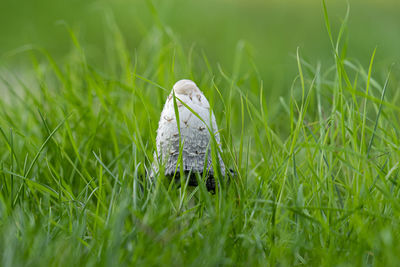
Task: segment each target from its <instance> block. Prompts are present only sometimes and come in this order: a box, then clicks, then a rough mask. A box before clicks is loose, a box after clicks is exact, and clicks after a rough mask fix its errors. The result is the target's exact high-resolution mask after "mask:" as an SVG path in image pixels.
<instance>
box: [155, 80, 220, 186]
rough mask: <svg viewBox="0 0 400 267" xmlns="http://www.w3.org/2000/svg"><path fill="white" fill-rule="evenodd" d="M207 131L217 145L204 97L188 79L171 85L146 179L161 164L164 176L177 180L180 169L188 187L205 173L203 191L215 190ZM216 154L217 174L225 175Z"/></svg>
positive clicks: (216, 128) (215, 134) (214, 127)
mask: <svg viewBox="0 0 400 267" xmlns="http://www.w3.org/2000/svg"><path fill="white" fill-rule="evenodd" d="M174 93H175V100H176V104H177V105H176V106H177V109H178V112H179V127H180V134H179V131H178V123H177V118H176V116H175V108H174V97H173V94H174ZM183 103H184V104H183ZM187 106H188V107H190V109H191V110H190V109H188V108H187ZM192 111H193V112H192ZM210 112H211V116H210ZM199 117H200V118H201V119H200V118H199ZM210 132H212V134H213V135H214V136H215V140H216V142H217V145H218V146H220V136H219V133H218V127H217V123H216V121H215V116H214V114H213V113H212V111H211V110H210V104H209V103H208V101H207V99H206V97H205V96H204V95H203V93H202V92H201V91H200V89H199V88H198V87H197V85H196V84H195V83H194V82H193V81H191V80H180V81H178V82H177V83H175V85H174V86H173V88H172V91H171V94H170V95H169V96H168V98H167V100H166V102H165V105H164V108H163V110H162V112H161V116H160V121H159V123H158V130H157V138H156V143H157V152H155V153H154V163H153V166H152V170H151V175H150V177H151V178H154V176H155V174H157V173H158V172H159V170H160V169H161V168H160V167H159V164H163V166H164V175H165V176H167V177H175V178H176V179H177V180H179V179H180V168H181V167H182V168H183V172H184V173H185V174H186V177H187V179H189V181H188V182H189V185H192V186H197V179H196V176H195V175H196V173H199V174H200V176H202V175H203V171H204V170H207V181H206V186H207V189H208V190H209V191H215V179H214V173H215V170H214V168H213V165H212V156H211V144H210V141H211V135H210ZM179 137H180V138H179ZM180 145H182V146H183V148H181V151H182V165H181V162H180V160H179V153H180ZM217 153H218V154H217V155H218V161H219V166H220V172H221V174H222V175H223V176H225V165H224V162H223V161H222V159H221V156H220V154H219V152H217ZM205 164H206V167H205V166H204V165H205ZM177 165H178V167H177ZM204 167H205V168H204ZM189 174H190V175H189ZM188 176H189V177H188Z"/></svg>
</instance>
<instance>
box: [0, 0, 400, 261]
mask: <svg viewBox="0 0 400 267" xmlns="http://www.w3.org/2000/svg"><path fill="white" fill-rule="evenodd" d="M150 10H151V11H152V12H153V16H154V20H155V27H154V28H153V29H152V31H150V32H149V33H147V35H146V36H145V37H144V38H143V40H142V42H141V43H140V45H139V46H138V47H137V49H136V50H134V51H132V50H131V49H128V48H127V45H126V41H125V40H124V35H123V34H122V33H121V32H120V30H119V28H118V27H117V26H116V23H115V22H114V21H113V19H112V18H111V17H108V20H107V23H106V25H107V28H106V29H104V30H105V31H106V34H105V36H107V37H106V38H107V40H106V41H107V49H106V54H105V57H106V58H107V65H106V67H105V68H104V69H101V70H100V69H99V68H97V67H95V66H93V65H92V64H91V63H90V61H89V60H88V59H87V57H86V50H87V49H89V48H85V47H82V46H81V45H80V42H79V41H78V40H79V38H78V37H76V36H75V34H74V31H72V30H69V29H68V32H69V34H70V37H71V40H72V43H73V45H74V49H73V51H72V52H71V53H70V55H69V56H68V57H67V58H65V59H64V60H62V62H61V63H60V62H58V61H56V60H54V59H53V58H52V56H51V55H50V54H49V53H47V52H46V51H43V50H41V49H31V50H29V51H27V52H24V55H26V56H27V57H28V56H30V58H31V61H32V63H33V64H32V67H31V70H32V72H33V74H30V73H16V72H14V71H3V72H2V73H1V84H2V86H4V87H6V88H7V92H8V93H7V96H6V97H3V98H1V99H0V107H1V108H0V144H1V145H0V214H1V216H0V236H1V238H0V260H1V265H2V266H19V265H24V266H38V265H40V266H47V265H51V266H66V265H67V266H73V265H78V266H92V265H95V266H103V265H104V266H114V265H116V264H117V263H118V265H119V266H130V265H136V266H160V265H161V266H162V265H173V266H188V265H193V266H221V265H230V266H266V265H271V266H276V265H277V266H293V265H306V266H381V265H386V266H398V265H399V264H400V255H399V253H398V251H399V250H400V241H399V240H400V238H399V234H400V230H399V229H400V227H399V226H400V225H399V218H400V200H399V194H400V187H399V183H398V173H399V161H400V149H399V140H400V139H399V134H400V121H399V114H400V108H399V106H398V105H397V103H398V102H399V97H400V92H399V90H396V89H397V88H396V79H395V77H394V75H393V74H387V79H386V80H385V79H383V80H384V81H386V82H385V83H383V84H381V83H380V82H379V79H376V78H375V77H374V76H373V71H372V70H373V67H374V55H375V50H373V49H372V48H371V59H370V65H369V66H368V68H365V67H363V66H361V65H360V64H358V63H357V62H356V61H354V60H351V59H349V58H347V57H346V53H345V50H346V47H347V44H346V43H343V41H342V40H343V36H344V34H345V32H346V30H345V29H346V23H347V17H348V15H347V16H346V19H345V20H344V22H343V25H342V27H341V28H340V31H339V35H338V38H336V39H337V40H335V36H334V35H333V34H332V28H333V27H332V25H331V23H330V21H329V19H328V13H327V8H326V6H325V4H324V5H323V11H322V12H323V13H324V15H325V16H324V17H325V24H326V28H327V29H328V35H329V36H328V37H329V40H330V42H331V44H332V50H331V51H329V52H330V53H331V54H332V55H333V56H334V62H335V63H334V65H333V66H330V67H322V66H321V64H317V65H316V66H314V65H312V64H310V63H308V62H306V61H305V60H304V59H303V58H302V57H301V50H299V49H298V52H297V57H296V60H297V62H293V64H294V65H295V66H296V65H297V67H298V76H297V77H296V78H295V79H294V81H293V83H292V86H291V88H290V92H289V94H287V95H286V94H282V97H281V98H280V102H278V101H277V102H276V103H274V106H270V105H267V104H266V102H267V101H266V98H268V95H269V90H268V89H269V86H268V84H265V83H263V81H262V79H261V78H260V76H259V71H258V70H257V68H256V64H254V58H253V57H252V54H251V53H250V52H249V49H248V45H247V44H246V43H245V42H239V43H238V45H237V48H236V52H235V56H234V63H233V67H232V73H230V71H229V70H228V69H230V68H225V66H223V65H215V64H210V60H209V59H208V57H207V54H206V53H205V52H203V51H202V50H200V49H196V48H189V49H187V48H186V47H185V46H184V45H183V44H182V43H181V42H180V40H179V38H177V37H176V35H175V34H174V33H173V32H172V30H171V29H169V28H168V27H166V26H165V25H163V24H162V22H161V20H160V19H158V14H157V9H156V8H155V7H154V6H151V8H150ZM382 72H385V70H382ZM388 73H390V71H388ZM181 78H190V79H193V80H194V81H196V83H197V84H198V85H199V87H200V88H201V89H202V91H203V92H204V93H205V95H206V96H207V98H208V99H209V100H210V103H211V106H212V108H213V110H214V112H215V115H216V117H217V121H218V123H219V126H220V128H221V137H222V142H223V146H222V149H223V159H224V161H225V163H226V165H227V166H230V167H231V168H233V169H234V170H235V172H236V173H237V176H236V177H235V178H234V179H232V181H230V183H229V184H225V183H222V184H221V187H220V188H219V189H218V190H217V193H216V194H215V195H212V194H210V193H208V192H207V191H206V189H205V186H204V185H202V186H199V187H197V188H187V187H186V186H182V187H180V188H176V187H175V186H170V184H169V183H168V181H165V183H163V182H162V181H163V180H164V179H166V178H165V177H158V178H157V180H158V181H160V182H158V183H156V184H152V183H151V182H150V181H149V180H147V179H146V174H147V169H148V168H149V166H150V164H151V161H152V159H153V151H154V148H155V130H156V128H157V122H158V119H159V115H160V112H161V109H162V105H163V103H164V101H165V99H166V96H167V95H168V93H169V91H170V88H171V87H172V85H173V84H174V83H175V81H176V80H178V79H181Z"/></svg>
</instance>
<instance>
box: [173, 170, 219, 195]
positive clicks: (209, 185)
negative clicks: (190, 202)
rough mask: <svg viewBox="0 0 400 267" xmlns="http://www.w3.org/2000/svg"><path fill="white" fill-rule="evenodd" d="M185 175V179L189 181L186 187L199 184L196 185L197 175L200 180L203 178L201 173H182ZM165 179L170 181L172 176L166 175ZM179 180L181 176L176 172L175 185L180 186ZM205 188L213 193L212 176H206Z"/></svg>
mask: <svg viewBox="0 0 400 267" xmlns="http://www.w3.org/2000/svg"><path fill="white" fill-rule="evenodd" d="M184 174H185V178H186V179H189V182H188V185H190V186H198V185H199V184H198V183H197V178H196V175H199V178H200V180H201V179H202V177H203V173H197V174H196V173H191V172H187V171H185V172H184ZM167 177H169V178H170V179H172V178H173V177H174V176H173V175H167ZM180 178H181V174H180V173H179V172H178V173H176V174H175V183H177V184H179V185H180V180H181V179H180ZM206 188H207V190H208V191H210V192H211V193H215V179H214V175H212V174H208V175H207V179H206Z"/></svg>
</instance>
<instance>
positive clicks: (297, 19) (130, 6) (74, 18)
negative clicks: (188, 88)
mask: <svg viewBox="0 0 400 267" xmlns="http://www.w3.org/2000/svg"><path fill="white" fill-rule="evenodd" d="M349 4H350V17H349V23H348V31H347V37H346V39H348V50H347V53H348V56H349V57H350V58H356V59H357V60H358V61H360V63H361V64H363V65H364V66H365V65H368V63H369V60H370V57H371V54H372V51H373V49H374V48H375V47H377V56H376V61H375V69H380V68H381V67H382V68H387V67H388V66H389V65H390V64H391V63H393V62H399V59H400V50H399V48H400V16H399V12H400V1H396V0H382V1H368V0H367V1H366V0H363V1H355V0H350V1H349ZM327 5H328V11H329V15H330V19H331V22H332V24H333V31H334V35H335V36H336V33H337V31H338V29H339V25H340V22H341V19H342V18H343V17H344V16H345V13H346V8H347V2H346V1H342V0H340V1H327ZM322 10H323V9H322V2H321V1H318V0H314V1H304V0H302V1H294V0H284V1H277V0H275V1H261V0H246V1H245V0H237V1H233V0H231V1H228V0H219V1H215V0H213V1H211V0H204V1H187V0H185V1H184V0H173V1H161V0H157V1H155V0H153V1H142V0H134V1H127V0H114V1H94V0H86V1H78V0H70V1H59V0H56V1H54V0H52V1H49V0H37V1H27V0H24V1H22V0H15V1H14V0H13V1H11V0H2V1H0V25H1V27H0V36H1V37H0V65H1V64H5V63H6V64H7V66H10V64H11V65H12V66H18V64H21V62H23V63H27V62H28V63H29V61H27V60H26V54H25V55H24V54H23V53H22V54H21V53H16V52H17V51H20V50H21V49H23V48H24V47H26V45H35V46H38V47H41V48H45V49H46V50H48V51H49V52H50V54H51V55H52V56H53V57H55V58H56V59H58V60H62V59H63V58H64V57H66V56H68V53H69V51H70V50H71V47H72V46H73V45H72V42H71V39H70V36H69V34H68V32H67V30H66V27H65V26H63V25H65V24H67V25H68V26H69V27H70V28H71V29H72V30H73V31H74V32H75V33H76V35H77V36H78V39H79V41H80V43H81V44H82V46H83V47H84V49H85V53H86V56H87V57H88V60H89V62H90V63H91V64H92V65H94V66H97V67H99V68H101V67H102V66H105V65H107V59H106V58H105V57H104V54H105V53H104V50H105V49H107V48H106V47H107V46H106V43H107V42H109V40H108V39H109V38H107V36H106V35H107V33H106V31H104V27H105V25H106V17H107V16H110V15H112V16H113V17H114V19H115V21H116V22H117V25H118V27H119V28H120V29H121V32H122V35H123V37H124V38H125V40H126V42H127V46H128V49H129V51H131V52H132V54H134V52H135V49H136V48H137V47H138V46H139V45H140V44H141V42H142V41H143V38H144V37H145V36H146V35H147V34H148V33H149V32H150V31H152V29H153V28H154V27H157V25H161V23H159V22H158V21H159V20H160V21H161V22H162V25H167V26H168V30H169V31H171V33H173V34H174V36H176V38H178V39H179V40H180V42H181V43H182V44H183V46H184V47H185V48H187V49H188V50H189V49H190V47H192V46H193V47H194V49H197V50H198V51H204V53H205V54H206V55H207V57H208V58H209V60H210V62H211V63H212V64H217V63H219V64H221V65H222V66H224V68H225V69H228V70H231V69H232V65H233V60H234V54H235V49H236V47H237V44H238V42H239V41H241V40H242V41H245V45H246V49H248V50H249V51H250V52H249V53H251V54H252V56H253V57H254V61H255V63H256V66H257V68H258V69H259V72H260V76H261V78H262V79H263V80H264V81H265V82H266V83H268V87H269V88H270V89H271V91H273V92H276V93H277V94H279V91H281V90H285V88H287V87H288V86H289V85H290V84H291V82H292V81H293V78H294V77H295V75H296V72H297V65H296V62H295V60H294V58H293V55H294V54H295V53H296V49H297V47H299V48H300V51H301V54H302V57H304V58H305V59H306V60H308V61H309V62H310V63H313V64H315V63H316V62H321V64H322V65H323V66H330V65H331V64H332V63H333V57H332V52H331V51H332V50H331V49H330V43H329V39H328V35H327V33H326V29H325V25H324V19H323V11H322ZM64 23H65V24H64ZM378 77H379V76H378Z"/></svg>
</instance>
